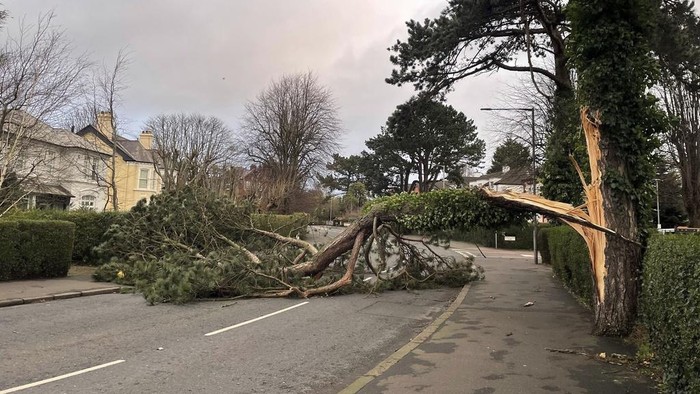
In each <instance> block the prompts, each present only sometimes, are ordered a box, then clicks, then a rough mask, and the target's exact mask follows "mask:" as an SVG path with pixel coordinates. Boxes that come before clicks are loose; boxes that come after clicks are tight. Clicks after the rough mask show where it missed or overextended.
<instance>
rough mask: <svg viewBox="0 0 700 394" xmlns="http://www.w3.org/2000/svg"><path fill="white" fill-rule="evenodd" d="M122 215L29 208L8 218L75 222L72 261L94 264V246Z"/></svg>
mask: <svg viewBox="0 0 700 394" xmlns="http://www.w3.org/2000/svg"><path fill="white" fill-rule="evenodd" d="M122 215H124V214H123V213H119V212H95V211H84V210H78V211H59V210H30V211H14V212H13V213H12V214H11V215H10V216H9V219H10V220H12V219H28V220H37V219H39V220H42V219H43V220H64V221H68V222H72V223H74V224H75V243H74V245H73V257H72V259H73V261H74V262H77V263H82V264H88V265H95V264H97V263H98V262H99V259H98V256H97V254H96V253H95V250H94V249H95V247H96V246H98V245H99V244H100V243H102V242H104V240H105V238H104V235H105V233H106V232H107V229H109V227H110V226H111V225H112V224H113V223H115V222H116V220H117V219H118V218H119V217H120V216H122Z"/></svg>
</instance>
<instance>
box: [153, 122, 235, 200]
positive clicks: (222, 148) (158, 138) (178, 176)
mask: <svg viewBox="0 0 700 394" xmlns="http://www.w3.org/2000/svg"><path fill="white" fill-rule="evenodd" d="M146 127H147V128H148V129H149V130H150V131H152V132H153V142H154V153H155V155H156V157H157V158H158V160H156V165H155V169H156V172H157V173H158V175H159V176H160V178H161V179H162V180H163V188H164V189H165V190H180V189H182V188H184V187H185V186H187V185H192V186H199V187H206V188H211V186H212V185H211V184H210V181H211V180H212V177H214V176H218V175H221V174H220V173H221V172H222V171H223V169H225V168H230V167H231V165H230V164H231V162H232V160H233V159H234V157H235V149H234V144H233V133H232V131H231V129H229V128H228V127H227V126H226V125H225V124H224V123H223V122H222V121H221V120H219V119H218V118H216V117H213V116H210V117H206V116H204V115H201V114H189V115H188V114H172V115H164V114H162V115H158V116H155V117H152V118H150V119H149V120H148V121H147V122H146Z"/></svg>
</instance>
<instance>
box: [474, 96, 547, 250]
mask: <svg viewBox="0 0 700 394" xmlns="http://www.w3.org/2000/svg"><path fill="white" fill-rule="evenodd" d="M481 110H482V111H529V112H530V116H531V117H530V123H531V126H532V136H531V137H532V194H534V195H537V166H536V161H535V107H529V108H481ZM532 251H533V253H534V254H535V264H538V263H539V259H538V257H537V213H533V214H532Z"/></svg>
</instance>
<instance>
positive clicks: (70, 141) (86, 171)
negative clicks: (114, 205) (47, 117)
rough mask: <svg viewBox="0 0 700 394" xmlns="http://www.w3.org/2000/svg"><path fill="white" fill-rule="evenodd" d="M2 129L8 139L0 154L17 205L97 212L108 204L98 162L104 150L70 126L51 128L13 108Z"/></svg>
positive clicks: (103, 173)
mask: <svg viewBox="0 0 700 394" xmlns="http://www.w3.org/2000/svg"><path fill="white" fill-rule="evenodd" d="M3 132H4V133H6V134H5V136H7V137H8V138H7V139H6V140H5V141H6V142H7V141H13V142H16V143H13V144H12V145H11V146H10V145H5V146H3V148H4V149H3V150H2V154H3V155H5V158H6V159H7V162H11V163H12V166H11V167H12V168H7V169H6V171H7V173H8V175H9V174H10V171H11V173H12V176H13V177H15V178H16V180H17V183H18V185H19V189H20V191H21V194H20V195H21V196H23V202H22V203H20V204H19V205H20V207H22V208H28V209H31V208H40V209H78V208H84V209H92V210H102V209H104V207H105V205H106V202H107V187H106V184H105V183H104V179H105V177H106V169H105V167H104V166H103V165H102V163H103V162H104V160H106V159H107V157H109V154H108V153H107V151H105V150H102V149H99V148H97V147H95V146H93V145H92V144H90V143H88V142H87V141H85V140H84V139H82V138H81V137H79V136H77V135H75V134H74V133H72V132H70V131H69V130H63V129H57V128H53V127H51V126H49V125H47V124H46V123H44V122H42V121H41V120H39V119H37V118H35V117H33V116H32V115H30V114H28V113H26V112H24V111H19V110H14V111H12V112H11V113H10V114H8V116H7V117H6V121H5V124H4V127H3Z"/></svg>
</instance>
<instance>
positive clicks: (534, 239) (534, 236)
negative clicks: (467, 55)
mask: <svg viewBox="0 0 700 394" xmlns="http://www.w3.org/2000/svg"><path fill="white" fill-rule="evenodd" d="M481 110H482V111H529V112H530V116H531V117H530V126H531V127H532V131H531V134H532V136H531V137H532V194H534V195H537V161H536V160H535V153H536V145H535V143H536V140H535V108H534V107H529V108H481ZM657 196H658V193H657ZM532 252H533V253H534V255H535V264H539V258H538V256H537V213H535V212H533V213H532Z"/></svg>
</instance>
